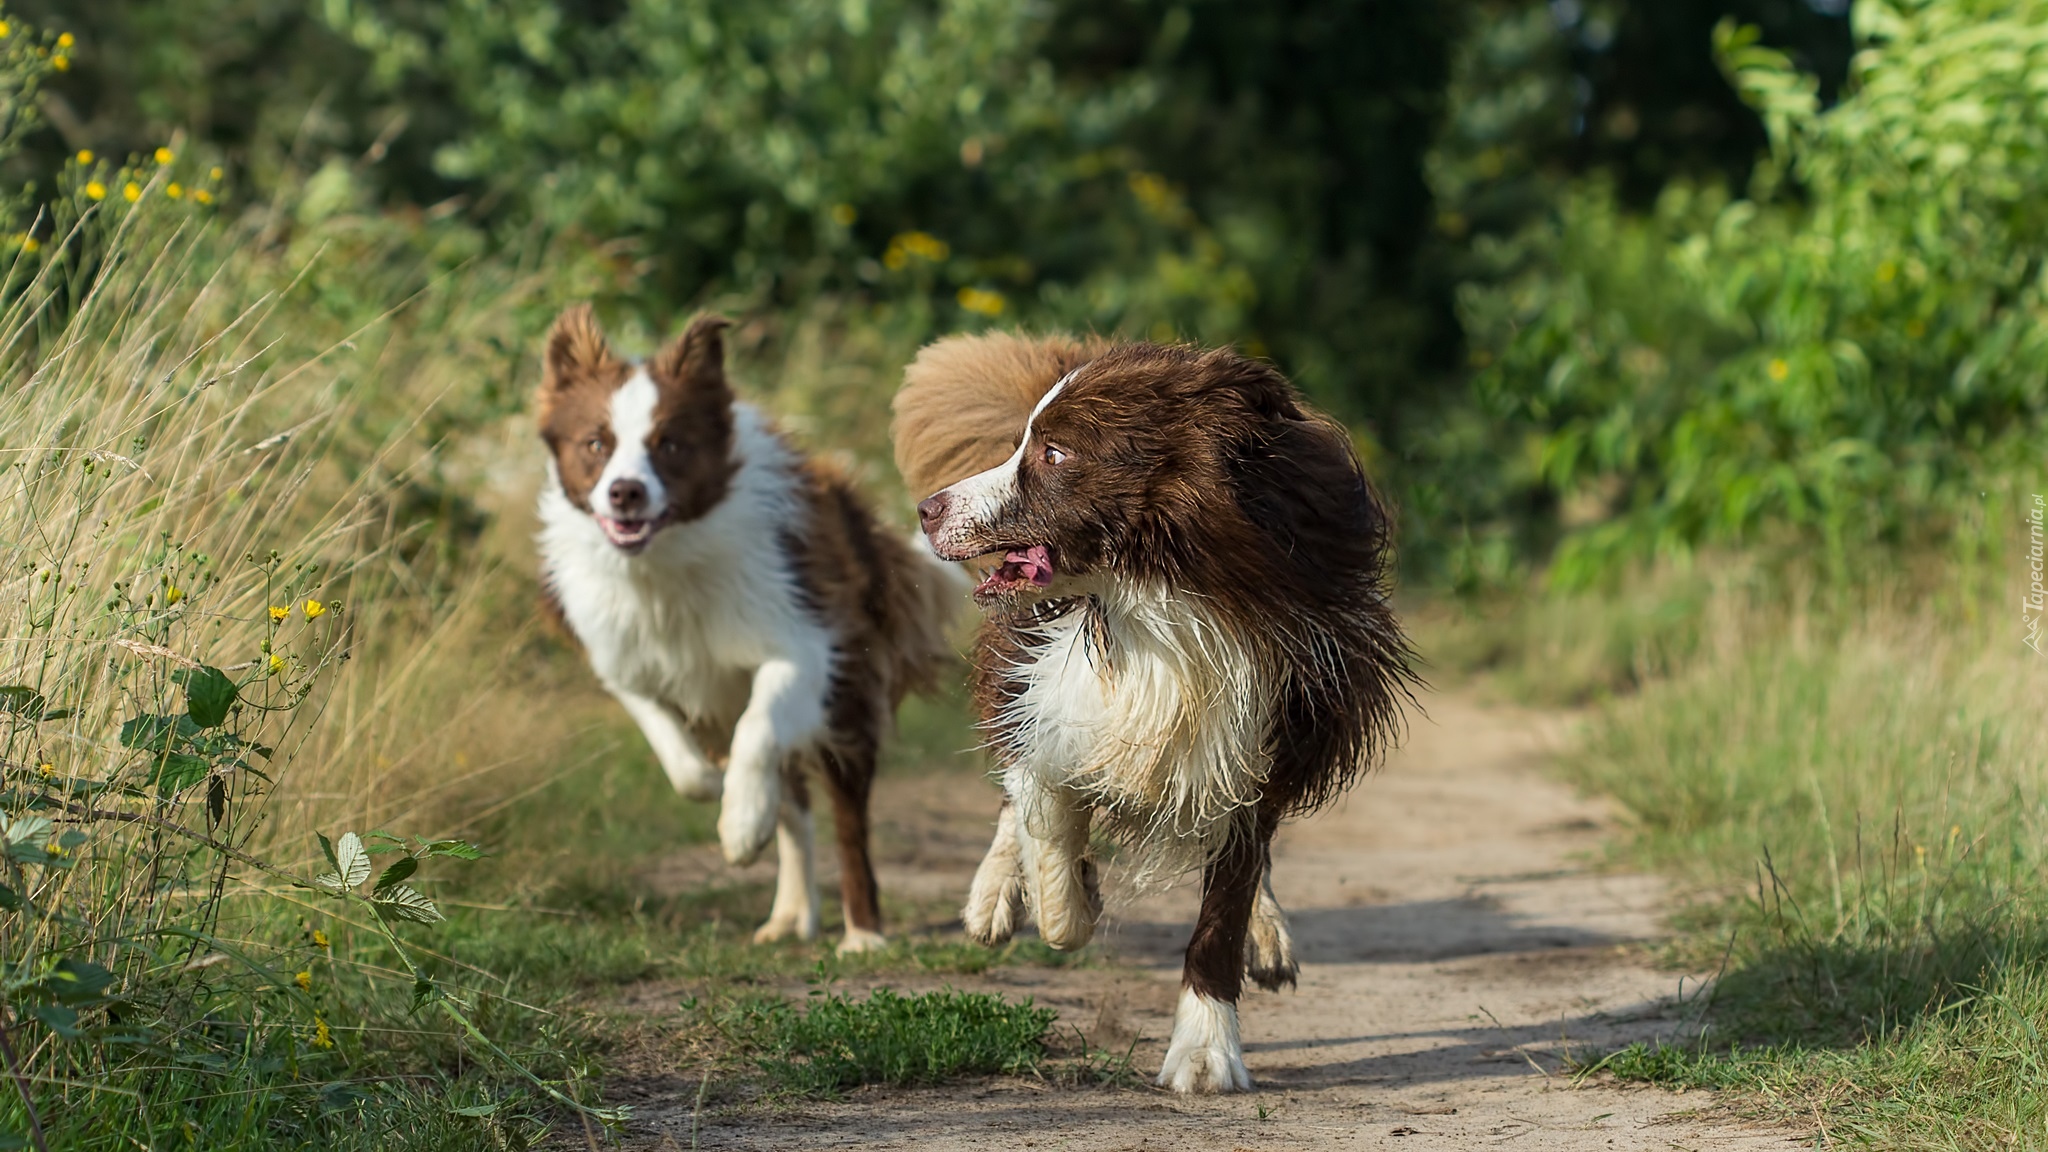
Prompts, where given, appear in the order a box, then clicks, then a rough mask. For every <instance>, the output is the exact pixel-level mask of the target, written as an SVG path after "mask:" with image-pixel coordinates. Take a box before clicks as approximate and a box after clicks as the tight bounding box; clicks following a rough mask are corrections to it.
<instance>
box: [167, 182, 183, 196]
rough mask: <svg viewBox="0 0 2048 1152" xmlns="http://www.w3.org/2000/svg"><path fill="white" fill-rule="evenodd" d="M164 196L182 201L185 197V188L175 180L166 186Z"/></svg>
mask: <svg viewBox="0 0 2048 1152" xmlns="http://www.w3.org/2000/svg"><path fill="white" fill-rule="evenodd" d="M164 195H166V196H169V197H170V198H171V199H173V200H178V199H182V198H183V197H184V195H185V186H184V185H183V184H180V183H178V182H177V181H176V180H173V181H171V182H170V183H169V184H166V185H164Z"/></svg>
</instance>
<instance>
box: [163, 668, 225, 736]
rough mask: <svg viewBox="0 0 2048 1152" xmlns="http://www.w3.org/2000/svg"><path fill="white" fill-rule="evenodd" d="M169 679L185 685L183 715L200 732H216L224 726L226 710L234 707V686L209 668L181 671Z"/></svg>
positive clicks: (182, 669) (172, 674)
mask: <svg viewBox="0 0 2048 1152" xmlns="http://www.w3.org/2000/svg"><path fill="white" fill-rule="evenodd" d="M171 679H173V680H176V681H178V682H179V683H182V684H183V685H185V714H186V715H188V716H190V717H192V722H193V723H194V724H197V725H199V726H200V727H201V728H218V727H220V726H221V725H222V724H225V723H227V719H228V709H229V708H231V707H233V706H234V703H235V691H236V689H235V682H234V681H233V680H230V679H228V675H227V673H225V672H223V671H221V670H220V669H218V668H215V667H213V666H212V665H206V666H204V667H200V668H180V669H178V670H177V671H176V672H173V673H171Z"/></svg>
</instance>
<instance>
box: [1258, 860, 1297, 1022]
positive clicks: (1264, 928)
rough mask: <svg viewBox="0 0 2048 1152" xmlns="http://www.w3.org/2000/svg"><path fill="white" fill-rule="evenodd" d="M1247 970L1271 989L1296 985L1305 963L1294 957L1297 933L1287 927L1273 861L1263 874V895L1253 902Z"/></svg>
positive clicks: (1263, 985)
mask: <svg viewBox="0 0 2048 1152" xmlns="http://www.w3.org/2000/svg"><path fill="white" fill-rule="evenodd" d="M1244 974H1245V975H1247V976H1249V977H1251V978H1252V983H1254V984H1257V985H1258V986H1259V987H1261V988H1264V989H1265V990H1266V991H1268V992H1278V991H1279V990H1280V986H1281V985H1282V984H1285V985H1287V986H1288V987H1290V988H1292V987H1294V982H1295V977H1297V976H1299V975H1300V974H1301V965H1299V964H1297V963H1295V960H1294V936H1293V934H1292V933H1290V932H1288V930H1287V913H1286V912H1283V911H1281V909H1280V901H1278V900H1276V899H1274V897H1273V862H1272V860H1270V859H1268V860H1267V861H1266V871H1265V874H1264V875H1263V876H1261V877H1260V878H1259V895H1258V898H1257V899H1256V900H1255V901H1254V902H1253V903H1252V922H1251V928H1250V930H1249V931H1247V932H1246V933H1245V938H1244Z"/></svg>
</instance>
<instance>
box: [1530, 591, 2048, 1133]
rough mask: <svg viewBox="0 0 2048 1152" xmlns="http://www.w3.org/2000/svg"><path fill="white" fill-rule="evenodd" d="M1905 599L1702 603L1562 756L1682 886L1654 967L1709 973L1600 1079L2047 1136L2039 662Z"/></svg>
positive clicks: (1822, 1126) (1873, 1118)
mask: <svg viewBox="0 0 2048 1152" xmlns="http://www.w3.org/2000/svg"><path fill="white" fill-rule="evenodd" d="M2012 599H2013V600H2015V601H2016V600H2017V595H2016V594H2015V595H2014V596H2013V597H2012ZM1760 603H1761V604H1762V606H1759V604H1760ZM1909 604H1910V601H1909V600H1908V599H1907V598H1905V597H1886V596H1884V595H1882V594H1880V593H1875V592H1873V593H1872V594H1870V595H1869V596H1868V597H1866V598H1865V599H1863V600H1862V601H1861V602H1860V603H1858V604H1856V605H1854V610H1837V611H1832V612H1823V611H1818V610H1813V611H1798V610H1795V609H1791V608H1787V607H1785V606H1784V605H1783V603H1782V601H1781V602H1778V603H1776V604H1775V605H1773V604H1772V603H1771V602H1770V601H1767V600H1762V601H1760V600H1759V599H1757V598H1751V599H1744V598H1742V597H1739V596H1733V595H1718V596H1717V597H1715V598H1713V599H1711V600H1710V601H1709V602H1708V603H1707V605H1706V606H1705V608H1704V611H1703V612H1702V614H1701V619H1702V621H1703V622H1704V624H1705V625H1706V626H1704V627H1702V628H1701V629H1700V630H1699V637H1700V639H1699V642H1698V644H1697V646H1696V648H1695V650H1694V651H1693V652H1692V653H1691V654H1690V655H1688V656H1686V657H1685V658H1683V659H1681V660H1679V661H1676V662H1674V664H1673V666H1672V667H1671V668H1670V670H1669V672H1668V673H1667V674H1666V675H1662V676H1658V677H1651V678H1647V679H1645V681H1644V682H1643V687H1642V688H1641V690H1640V691H1638V692H1636V693H1634V694H1630V695H1623V696H1617V697H1613V698H1610V699H1609V700H1608V701H1607V702H1606V703H1605V704H1603V705H1602V706H1601V707H1600V708H1599V709H1598V710H1597V711H1596V713H1595V714H1594V716H1593V719H1592V723H1591V727H1590V730H1589V733H1588V736H1587V739H1586V741H1585V744H1584V747H1583V748H1582V749H1581V750H1580V751H1579V752H1577V753H1575V754H1574V755H1572V756H1569V757H1566V758H1565V759H1564V760H1563V761H1562V766H1563V768H1564V770H1565V771H1566V773H1567V774H1568V775H1569V776H1570V777H1571V778H1572V779H1573V780H1574V781H1575V782H1577V783H1578V784H1580V785H1581V786H1583V787H1586V788H1588V789H1589V790H1593V791H1597V792H1601V793H1605V794H1607V795H1610V796H1612V797H1614V798H1615V800H1617V801H1618V802H1619V805H1620V807H1621V809H1622V811H1623V813H1624V814H1625V816H1626V818H1627V834H1626V836H1625V838H1624V840H1623V841H1622V842H1621V843H1619V844H1618V845H1617V846H1616V849H1615V851H1616V856H1617V861H1618V862H1620V863H1624V864H1627V865H1629V866H1634V867H1646V868H1651V869H1655V870H1658V871H1661V872H1663V873H1665V874H1666V875H1669V876H1673V877H1676V878H1679V882H1680V888H1679V890H1678V892H1679V896H1680V905H1679V908H1678V911H1677V914H1676V916H1675V920H1674V924H1675V926H1676V928H1677V929H1678V932H1677V935H1676V938H1675V939H1674V940H1673V942H1672V943H1671V945H1670V949H1671V951H1670V955H1669V959H1670V961H1671V962H1672V963H1674V964H1677V965H1680V966H1683V967H1686V968H1689V969H1692V970H1694V971H1710V972H1716V973H1718V975H1719V979H1718V980H1717V981H1716V982H1715V984H1714V986H1713V989H1712V991H1711V993H1710V994H1709V995H1708V996H1707V997H1705V998H1704V999H1703V1001H1702V1002H1701V1003H1700V1004H1699V1005H1697V1007H1699V1008H1701V1009H1703V1010H1704V1012H1703V1017H1702V1020H1701V1022H1702V1023H1703V1024H1704V1031H1703V1032H1702V1033H1701V1034H1700V1035H1699V1036H1698V1038H1697V1039H1695V1040H1691V1041H1688V1042H1686V1043H1683V1044H1680V1045H1678V1046H1676V1047H1670V1046H1664V1047H1657V1046H1637V1047H1633V1048H1630V1049H1625V1050H1623V1051H1621V1052H1618V1053H1613V1054H1610V1055H1609V1056H1608V1057H1607V1058H1606V1059H1605V1060H1603V1061H1601V1062H1599V1063H1598V1065H1597V1066H1596V1067H1597V1069H1598V1071H1599V1072H1601V1073H1603V1074H1610V1075H1613V1076H1616V1077H1619V1078H1623V1079H1630V1080H1638V1081H1646V1082H1651V1083H1658V1084H1664V1085H1668V1086H1688V1087H1704V1088H1721V1089H1736V1090H1740V1091H1741V1092H1743V1093H1746V1094H1747V1098H1748V1099H1750V1100H1752V1101H1753V1102H1754V1104H1755V1106H1756V1107H1758V1108H1760V1109H1761V1110H1763V1111H1764V1112H1766V1113H1768V1114H1771V1115H1776V1116H1780V1117H1782V1118H1785V1119H1788V1120H1791V1121H1794V1122H1796V1123H1800V1124H1802V1125H1805V1126H1808V1127H1813V1128H1817V1129H1818V1130H1820V1131H1823V1132H1825V1133H1827V1134H1828V1135H1829V1136H1830V1137H1831V1138H1853V1139H1856V1140H1860V1141H1867V1142H1870V1143H1873V1144H1875V1145H1877V1146H1882V1147H1904V1148H1976V1147H1994V1146H1995V1147H2027V1148H2036V1147H2048V1127H2044V1125H2043V1120H2044V1118H2048V1076H2044V1071H2048V1045H2044V1044H2043V1042H2042V1039H2041V1037H2042V1036H2043V1035H2048V885H2044V879H2048V725H2044V724H2043V723H2042V715H2043V713H2042V708H2043V702H2044V701H2048V661H2043V660H2042V659H2041V658H2040V657H2039V656H2038V655H2036V654H2035V653H2033V652H2032V651H2030V650H2029V649H2027V648H2025V647H2023V646H2022V644H2021V643H2020V637H2019V634H2018V632H2017V630H2016V629H2012V628H2009V627H2006V625H2007V624H2008V623H2009V622H2008V621H2007V620H2005V619H2004V617H2003V615H2000V616H1999V617H1998V618H1997V619H1996V620H1994V621H1986V620H1985V619H1983V618H1982V616H1980V617H1978V618H1975V619H1973V618H1972V617H1971V615H1970V614H1968V613H1966V612H1961V611H1951V610H1940V609H1930V608H1928V607H1926V606H1925V605H1924V603H1923V604H1919V605H1910V606H1908V605H1909ZM1983 615H1984V616H1988V615H1989V613H1988V612H1987V613H1984V614H1983ZM1587 642H1588V643H1589V644H1594V645H1598V644H1600V643H1601V640H1600V638H1599V637H1598V636H1591V637H1589V638H1588V640H1587Z"/></svg>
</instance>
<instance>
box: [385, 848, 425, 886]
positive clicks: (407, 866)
mask: <svg viewBox="0 0 2048 1152" xmlns="http://www.w3.org/2000/svg"><path fill="white" fill-rule="evenodd" d="M419 870H420V862H419V861H418V860H415V859H413V858H412V857H410V856H400V857H399V858H398V859H396V860H393V861H392V862H391V867H389V868H386V869H385V870H384V874H383V875H381V876H379V877H377V885H376V889H375V890H376V891H378V892H383V891H385V890H387V889H389V888H390V887H391V886H392V885H393V884H396V883H398V882H399V881H400V880H403V879H405V878H406V877H407V876H410V875H412V874H413V873H415V872H417V871H419Z"/></svg>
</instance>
